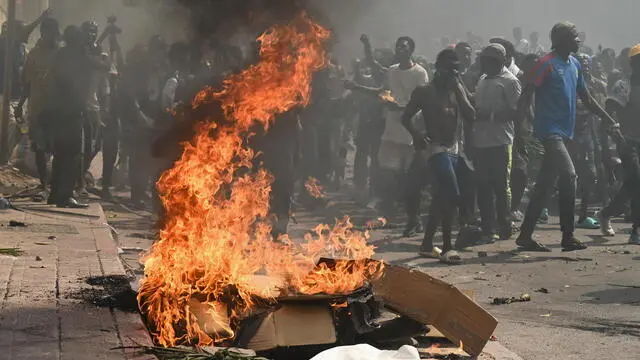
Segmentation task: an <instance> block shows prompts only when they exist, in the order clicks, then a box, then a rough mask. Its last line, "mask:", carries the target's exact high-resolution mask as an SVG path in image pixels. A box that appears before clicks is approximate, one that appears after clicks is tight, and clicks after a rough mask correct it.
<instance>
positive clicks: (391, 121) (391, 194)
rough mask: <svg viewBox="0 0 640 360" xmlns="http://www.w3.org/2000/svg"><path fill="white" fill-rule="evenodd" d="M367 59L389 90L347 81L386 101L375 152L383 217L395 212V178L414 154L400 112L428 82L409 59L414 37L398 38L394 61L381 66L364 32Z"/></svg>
mask: <svg viewBox="0 0 640 360" xmlns="http://www.w3.org/2000/svg"><path fill="white" fill-rule="evenodd" d="M361 41H362V43H363V45H364V50H365V56H366V60H367V62H368V63H369V64H370V66H371V67H372V69H373V70H374V71H376V72H378V73H379V74H385V75H386V80H387V89H388V93H385V92H384V89H378V88H367V87H364V86H357V85H355V84H350V85H351V87H352V88H354V89H358V90H363V91H367V92H369V93H371V94H373V95H377V96H381V97H382V99H383V100H384V101H385V102H386V104H387V105H388V106H387V109H386V116H385V119H386V121H385V129H384V133H383V134H382V143H381V146H380V151H379V153H378V161H379V173H378V175H377V181H376V182H375V183H376V184H377V186H376V187H377V189H376V193H377V194H376V195H378V196H379V197H380V198H381V200H382V204H381V209H380V210H381V212H382V215H383V216H385V217H393V216H394V215H395V202H396V200H397V199H399V198H400V196H399V194H400V186H399V183H398V179H399V178H400V177H401V176H402V175H403V174H404V172H405V171H406V169H407V168H408V167H409V165H410V163H411V159H412V157H413V153H414V150H413V147H412V145H411V144H412V140H411V136H410V135H409V133H408V132H407V130H406V129H405V128H404V126H403V125H402V113H403V111H404V108H405V107H406V106H407V104H408V103H409V100H410V99H411V94H412V93H413V91H414V90H415V89H416V88H417V87H420V86H425V85H426V84H427V83H428V82H429V75H428V74H427V71H426V70H425V69H424V68H423V67H422V66H420V65H418V64H416V63H415V62H414V61H413V60H412V56H413V52H414V50H415V41H414V40H413V39H411V38H410V37H407V36H403V37H400V38H398V40H397V41H396V47H395V56H396V61H397V63H396V64H395V65H392V66H391V67H389V68H386V67H384V66H382V65H381V64H380V63H378V62H377V61H376V60H375V59H374V57H373V50H372V47H371V43H370V41H369V38H368V37H367V36H366V35H363V36H362V38H361Z"/></svg>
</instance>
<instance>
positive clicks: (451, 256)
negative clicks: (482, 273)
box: [440, 250, 463, 265]
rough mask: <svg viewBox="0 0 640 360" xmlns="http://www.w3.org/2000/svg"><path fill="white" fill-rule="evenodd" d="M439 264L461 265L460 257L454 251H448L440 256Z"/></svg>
mask: <svg viewBox="0 0 640 360" xmlns="http://www.w3.org/2000/svg"><path fill="white" fill-rule="evenodd" d="M440 262H441V263H443V264H447V265H461V264H462V263H463V261H462V257H461V256H460V254H458V252H457V251H455V250H449V251H447V252H446V253H443V254H442V255H440Z"/></svg>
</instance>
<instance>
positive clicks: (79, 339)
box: [0, 200, 149, 360]
mask: <svg viewBox="0 0 640 360" xmlns="http://www.w3.org/2000/svg"><path fill="white" fill-rule="evenodd" d="M14 205H15V206H16V208H18V209H19V211H18V210H13V209H6V210H0V248H3V249H7V248H13V249H18V250H19V251H20V252H21V253H14V254H10V255H0V360H22V359H25V360H27V359H29V360H34V359H38V360H41V359H43V360H46V359H52V360H76V359H77V360H86V359H105V360H124V359H131V358H133V356H132V352H131V351H126V352H125V351H123V350H116V349H114V348H117V347H123V346H131V345H135V344H136V343H139V344H148V343H149V339H148V335H147V333H146V330H145V328H144V326H143V324H142V322H141V320H140V316H139V315H138V313H136V312H135V311H131V310H132V309H131V308H129V309H122V308H120V307H118V306H112V305H115V304H116V303H117V300H116V299H111V297H110V295H112V294H113V292H112V291H111V290H114V289H116V290H117V288H120V289H123V288H124V287H126V286H127V285H128V281H127V280H126V276H125V275H126V273H125V271H124V268H123V266H122V263H121V261H120V260H119V258H118V250H117V247H116V243H115V242H114V241H113V237H112V235H111V231H110V228H109V225H108V224H107V222H106V219H105V217H104V213H103V211H102V208H101V206H100V205H99V204H97V203H93V204H91V207H90V208H89V209H88V210H67V209H65V210H63V211H60V210H59V209H56V208H55V207H52V206H48V205H44V204H42V203H35V202H31V201H20V200H15V201H14ZM12 222H13V223H12ZM10 224H11V225H10ZM12 225H13V226H12ZM15 255H17V256H15ZM121 282H122V283H123V284H121ZM125 294H126V292H125ZM134 310H135V309H134ZM139 359H140V360H143V359H145V358H144V357H139Z"/></svg>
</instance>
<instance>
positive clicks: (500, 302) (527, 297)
mask: <svg viewBox="0 0 640 360" xmlns="http://www.w3.org/2000/svg"><path fill="white" fill-rule="evenodd" d="M528 301H531V296H530V295H529V294H522V295H520V297H510V298H506V297H501V298H494V299H493V301H492V302H491V303H492V304H493V305H507V304H511V303H515V302H528Z"/></svg>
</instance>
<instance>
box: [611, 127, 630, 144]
mask: <svg viewBox="0 0 640 360" xmlns="http://www.w3.org/2000/svg"><path fill="white" fill-rule="evenodd" d="M609 133H610V134H611V137H613V139H614V140H615V142H616V144H624V143H625V142H626V141H625V140H624V136H622V131H620V124H618V123H615V124H613V125H612V126H611V127H610V128H609Z"/></svg>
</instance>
